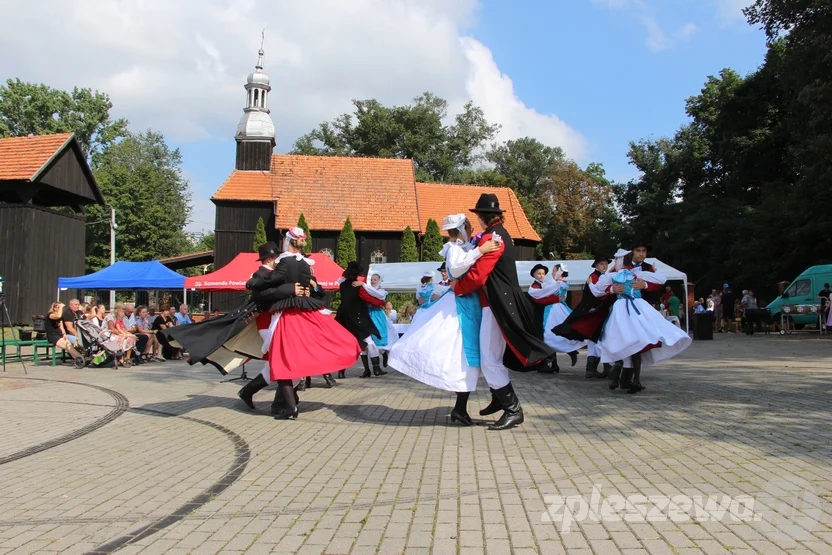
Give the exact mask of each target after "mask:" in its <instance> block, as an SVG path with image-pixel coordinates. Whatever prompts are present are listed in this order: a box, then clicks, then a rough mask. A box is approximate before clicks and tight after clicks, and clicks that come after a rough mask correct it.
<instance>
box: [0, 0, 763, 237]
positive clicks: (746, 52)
mask: <svg viewBox="0 0 832 555" xmlns="http://www.w3.org/2000/svg"><path fill="white" fill-rule="evenodd" d="M751 1H752V0H512V1H508V0H303V1H297V0H177V1H175V2H170V1H167V0H61V1H55V0H43V1H41V2H37V3H31V2H18V1H17V0H0V13H3V15H4V25H3V27H4V32H3V33H0V51H2V52H4V55H3V56H2V57H0V78H3V79H5V78H7V77H18V78H20V79H23V80H25V81H30V82H37V83H45V84H47V85H49V86H52V87H55V88H62V89H71V88H72V87H73V86H76V85H77V86H80V87H90V88H93V89H97V90H100V91H103V92H106V93H107V94H109V95H110V98H111V100H112V102H113V110H112V114H113V116H114V117H124V118H127V119H128V120H129V121H130V124H131V125H130V126H131V129H133V130H136V131H141V130H144V129H147V128H152V129H154V130H156V131H160V132H162V133H163V134H164V135H165V137H166V139H167V141H168V143H169V144H170V145H171V146H174V147H178V148H179V149H180V150H181V152H182V155H183V173H184V175H185V176H186V177H187V178H188V179H189V181H190V187H191V191H192V196H193V204H192V206H193V215H192V218H191V220H192V221H191V223H190V224H189V226H188V229H189V230H190V231H194V232H200V231H208V230H211V229H213V226H214V208H213V204H212V203H211V202H210V200H209V199H210V197H211V195H212V194H213V193H214V192H215V191H216V190H217V189H218V188H219V186H220V185H221V184H222V182H223V181H224V180H225V179H226V178H227V177H228V175H229V174H230V173H231V171H232V170H233V168H234V156H235V143H234V139H233V135H234V129H235V126H236V124H237V122H238V121H239V119H240V117H241V116H242V113H243V112H242V109H243V107H244V101H245V91H244V89H243V85H244V84H245V78H246V75H247V74H248V73H250V72H251V71H252V70H253V69H254V67H253V66H254V63H255V62H256V59H257V49H258V48H259V46H260V33H261V30H262V29H263V28H265V32H266V40H265V51H266V56H265V64H264V65H265V72H266V73H267V74H268V75H269V76H270V77H271V83H272V93H271V97H270V104H271V108H272V114H271V115H272V119H273V120H274V122H275V128H276V134H277V137H276V141H277V148H276V151H277V152H287V151H288V150H290V149H291V147H292V144H293V142H294V140H295V139H296V138H297V137H298V136H300V135H302V134H304V133H306V132H308V131H310V130H311V129H312V128H314V127H315V126H316V125H317V124H318V123H320V122H322V121H328V120H331V119H333V118H335V117H336V116H337V115H339V114H341V113H344V112H348V111H350V109H351V101H352V99H364V98H376V99H378V100H380V101H382V102H384V103H386V104H405V103H408V102H409V101H410V100H411V99H412V98H414V97H416V96H418V95H419V94H421V93H422V92H424V91H431V92H433V93H435V94H437V95H439V96H441V97H443V98H445V99H446V100H448V102H449V104H450V112H451V113H452V114H453V113H455V112H456V111H458V110H460V109H461V107H462V106H463V105H464V104H465V102H467V101H469V100H470V101H473V102H474V103H475V104H477V105H479V106H480V107H482V108H483V110H484V111H485V114H486V117H487V118H488V119H489V120H490V121H492V122H495V123H499V124H500V125H501V126H502V128H501V131H500V135H499V136H498V140H501V141H502V140H507V139H515V138H520V137H526V136H530V137H535V138H537V139H539V140H540V141H542V142H543V143H545V144H547V145H551V146H560V147H562V148H563V149H564V150H565V152H566V154H567V155H568V156H570V157H572V158H574V159H575V160H576V161H578V162H579V163H580V164H581V165H586V164H588V163H590V162H600V163H602V164H603V165H604V167H605V168H606V170H607V173H608V177H610V178H612V179H614V180H618V181H626V180H628V179H631V178H633V177H635V176H636V172H635V170H634V169H633V168H632V166H630V165H629V164H628V161H627V157H626V153H627V150H628V145H629V142H630V141H633V140H639V139H642V138H658V137H662V136H670V135H672V134H673V133H674V132H675V130H676V129H678V128H679V126H681V125H683V124H684V123H685V122H686V116H685V99H686V98H688V97H690V96H692V95H695V94H697V93H698V92H699V90H700V89H701V87H702V85H703V83H704V82H705V80H706V78H707V76H708V75H714V74H717V73H718V72H719V71H720V70H721V69H723V68H726V67H731V68H733V69H735V70H737V71H739V72H740V73H741V74H747V73H749V72H751V71H754V70H755V69H756V68H757V67H759V66H760V65H761V64H762V62H763V56H764V53H765V37H764V35H763V33H762V32H761V31H760V30H758V29H755V28H752V27H750V26H749V25H748V24H747V23H746V22H745V20H744V18H743V16H742V11H741V10H742V8H743V7H744V5H747V4H749V3H751ZM35 28H36V29H38V32H37V33H33V32H32V29H35Z"/></svg>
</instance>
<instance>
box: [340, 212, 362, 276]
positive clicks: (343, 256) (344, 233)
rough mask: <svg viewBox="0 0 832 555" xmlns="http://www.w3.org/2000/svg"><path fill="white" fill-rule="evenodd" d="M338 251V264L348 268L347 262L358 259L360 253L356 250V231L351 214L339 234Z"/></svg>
mask: <svg viewBox="0 0 832 555" xmlns="http://www.w3.org/2000/svg"><path fill="white" fill-rule="evenodd" d="M337 248H338V253H337V254H336V257H337V261H338V265H339V266H341V267H342V268H346V267H347V264H349V263H350V262H354V261H356V260H358V255H357V254H356V252H355V248H356V241H355V231H353V229H352V222H351V221H350V218H349V216H348V217H347V221H345V222H344V227H343V228H341V234H340V235H339V236H338V247H337Z"/></svg>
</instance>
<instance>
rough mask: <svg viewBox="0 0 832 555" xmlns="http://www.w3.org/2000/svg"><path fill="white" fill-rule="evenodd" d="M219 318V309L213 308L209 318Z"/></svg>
mask: <svg viewBox="0 0 832 555" xmlns="http://www.w3.org/2000/svg"><path fill="white" fill-rule="evenodd" d="M219 317H220V309H219V308H215V309H214V311H213V312H211V318H219Z"/></svg>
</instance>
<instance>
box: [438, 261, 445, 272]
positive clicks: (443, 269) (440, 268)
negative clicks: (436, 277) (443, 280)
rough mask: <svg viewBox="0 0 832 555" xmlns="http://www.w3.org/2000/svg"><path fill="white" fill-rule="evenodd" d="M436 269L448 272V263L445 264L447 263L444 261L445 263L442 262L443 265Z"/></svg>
mask: <svg viewBox="0 0 832 555" xmlns="http://www.w3.org/2000/svg"><path fill="white" fill-rule="evenodd" d="M436 271H438V272H447V271H448V270H447V266H446V265H445V263H444V262H443V263H442V265H441V266H439V267H438V268H437V269H436Z"/></svg>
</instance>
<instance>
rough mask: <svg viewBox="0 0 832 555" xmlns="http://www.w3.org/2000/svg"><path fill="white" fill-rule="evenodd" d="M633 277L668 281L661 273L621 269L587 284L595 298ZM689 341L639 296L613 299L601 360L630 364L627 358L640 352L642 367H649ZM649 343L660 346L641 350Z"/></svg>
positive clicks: (604, 332) (606, 324) (606, 325)
mask: <svg viewBox="0 0 832 555" xmlns="http://www.w3.org/2000/svg"><path fill="white" fill-rule="evenodd" d="M632 277H635V278H638V279H642V280H644V281H646V282H648V283H656V284H659V285H662V284H664V282H666V281H667V277H666V276H665V275H664V274H662V273H661V272H645V271H642V270H636V271H632V270H620V271H617V272H611V273H607V274H604V275H603V276H601V277H600V279H598V283H595V284H590V289H591V290H592V293H593V294H594V295H595V296H596V297H601V296H603V295H605V294H606V293H607V291H608V289H609V288H610V286H612V285H613V282H614V281H617V282H619V283H620V282H622V281H625V280H627V279H630V278H632ZM691 343H692V340H691V338H690V336H688V334H687V333H685V332H684V331H683V330H681V329H680V328H677V327H676V326H674V325H673V324H671V323H670V322H668V321H667V320H665V319H664V317H662V315H661V314H659V311H658V310H656V309H655V308H653V307H652V306H650V303H648V302H647V301H645V300H644V299H641V298H634V299H626V298H619V299H618V300H617V301H615V304H613V306H612V310H611V311H610V315H609V317H608V318H607V321H606V323H605V324H604V331H603V332H602V333H601V339H600V341H599V345H600V346H601V362H603V363H615V362H616V361H619V360H624V361H625V366H626V367H629V364H628V363H627V359H628V358H629V357H631V356H633V355H635V354H638V353H641V364H642V366H649V365H651V364H657V363H659V362H661V361H663V360H667V359H669V358H672V357H674V356H676V355H678V354H679V353H681V352H682V351H684V350H685V349H687V348H688V347H690V345H691ZM650 345H659V346H658V347H654V348H652V349H650V350H647V351H644V352H643V353H642V351H643V350H644V349H645V348H646V347H648V346H650Z"/></svg>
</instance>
